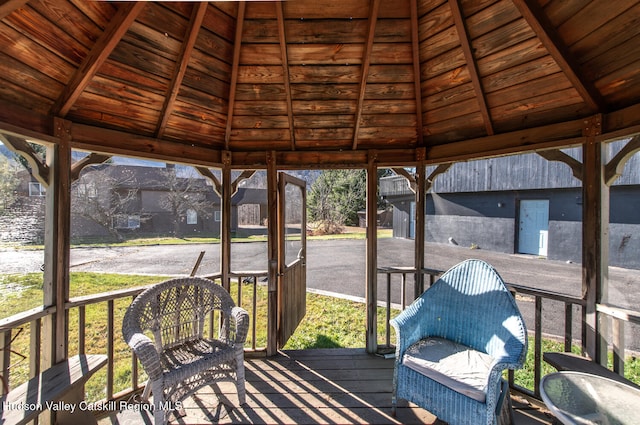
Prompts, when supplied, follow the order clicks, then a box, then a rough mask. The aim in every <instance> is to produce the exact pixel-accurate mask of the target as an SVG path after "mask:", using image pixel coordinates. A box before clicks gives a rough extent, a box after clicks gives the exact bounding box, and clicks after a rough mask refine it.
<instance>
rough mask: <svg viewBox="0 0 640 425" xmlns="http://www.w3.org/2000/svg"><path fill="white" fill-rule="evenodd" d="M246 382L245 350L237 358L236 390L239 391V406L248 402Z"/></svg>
mask: <svg viewBox="0 0 640 425" xmlns="http://www.w3.org/2000/svg"><path fill="white" fill-rule="evenodd" d="M244 381H245V378H244V350H242V351H240V352H239V353H238V355H237V357H236V389H237V391H238V405H240V406H242V405H243V404H244V403H245V402H246V398H247V397H246V390H245V385H244Z"/></svg>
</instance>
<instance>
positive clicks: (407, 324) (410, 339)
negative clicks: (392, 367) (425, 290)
mask: <svg viewBox="0 0 640 425" xmlns="http://www.w3.org/2000/svg"><path fill="white" fill-rule="evenodd" d="M425 306H426V303H425V301H424V300H423V299H422V298H418V299H417V300H416V301H414V302H413V303H412V304H411V305H410V306H409V307H407V308H406V309H405V310H404V311H402V312H401V313H400V314H399V315H398V316H396V317H394V318H393V319H391V320H390V321H389V323H390V324H391V326H393V328H394V329H395V331H396V346H397V348H396V354H397V356H396V358H400V357H401V356H402V355H403V354H404V352H405V351H406V349H407V348H409V346H411V345H412V344H414V343H416V342H418V341H419V340H421V339H422V338H424V337H425V336H429V335H428V325H427V324H426V321H425V315H424V313H425V312H424V311H423V310H425Z"/></svg>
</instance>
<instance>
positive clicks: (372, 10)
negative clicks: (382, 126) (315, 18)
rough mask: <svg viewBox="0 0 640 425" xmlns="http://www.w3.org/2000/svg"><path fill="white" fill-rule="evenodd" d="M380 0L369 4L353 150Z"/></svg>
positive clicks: (358, 127)
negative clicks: (367, 28)
mask: <svg viewBox="0 0 640 425" xmlns="http://www.w3.org/2000/svg"><path fill="white" fill-rule="evenodd" d="M379 8H380V0H372V1H371V4H370V6H369V30H368V31H369V32H368V34H367V44H366V45H365V48H364V54H363V58H362V74H361V75H360V92H359V93H358V103H357V105H356V116H355V120H354V126H353V150H356V149H357V148H358V133H359V132H360V119H361V117H362V108H363V105H364V95H365V92H366V90H367V79H368V77H369V65H370V64H371V51H372V50H373V39H374V37H375V35H376V23H377V21H378V9H379Z"/></svg>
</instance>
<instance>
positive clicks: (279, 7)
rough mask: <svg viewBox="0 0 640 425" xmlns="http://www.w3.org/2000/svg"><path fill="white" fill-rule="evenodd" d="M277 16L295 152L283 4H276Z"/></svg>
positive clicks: (290, 129) (293, 144)
mask: <svg viewBox="0 0 640 425" xmlns="http://www.w3.org/2000/svg"><path fill="white" fill-rule="evenodd" d="M276 12H277V16H278V37H279V39H280V52H281V55H282V71H283V72H282V76H283V77H284V91H285V94H286V96H287V117H288V119H289V132H290V137H291V150H296V133H295V128H294V126H293V100H292V97H291V79H290V77H289V56H288V54H287V37H286V34H285V32H284V3H283V2H281V1H280V2H278V3H277V4H276Z"/></svg>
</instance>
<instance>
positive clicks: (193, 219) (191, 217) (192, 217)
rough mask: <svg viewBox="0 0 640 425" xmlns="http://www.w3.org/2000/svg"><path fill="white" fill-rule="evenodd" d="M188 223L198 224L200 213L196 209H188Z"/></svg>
mask: <svg viewBox="0 0 640 425" xmlns="http://www.w3.org/2000/svg"><path fill="white" fill-rule="evenodd" d="M187 224H198V213H197V212H196V210H194V209H191V208H190V209H188V210H187Z"/></svg>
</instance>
